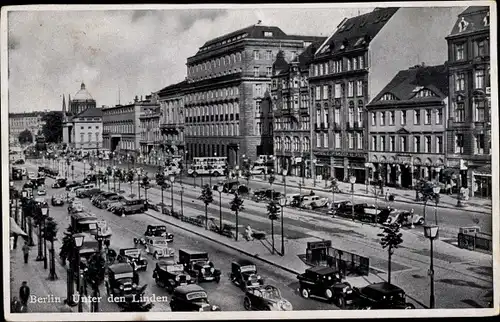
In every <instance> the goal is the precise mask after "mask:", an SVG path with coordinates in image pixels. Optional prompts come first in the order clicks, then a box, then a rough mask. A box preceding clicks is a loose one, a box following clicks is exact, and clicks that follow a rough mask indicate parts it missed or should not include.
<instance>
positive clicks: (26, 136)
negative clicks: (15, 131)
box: [18, 130, 33, 144]
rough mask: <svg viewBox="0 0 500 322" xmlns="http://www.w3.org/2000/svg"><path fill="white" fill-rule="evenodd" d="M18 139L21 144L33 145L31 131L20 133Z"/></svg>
mask: <svg viewBox="0 0 500 322" xmlns="http://www.w3.org/2000/svg"><path fill="white" fill-rule="evenodd" d="M18 139H19V143H21V144H28V143H33V134H32V133H31V132H30V130H24V131H22V132H21V133H19V136H18Z"/></svg>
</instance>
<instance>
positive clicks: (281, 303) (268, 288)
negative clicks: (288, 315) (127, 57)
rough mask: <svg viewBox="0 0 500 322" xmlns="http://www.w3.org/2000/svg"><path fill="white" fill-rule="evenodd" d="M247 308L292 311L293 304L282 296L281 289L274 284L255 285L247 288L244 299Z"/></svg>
mask: <svg viewBox="0 0 500 322" xmlns="http://www.w3.org/2000/svg"><path fill="white" fill-rule="evenodd" d="M243 306H244V307H245V310H261V311H292V310H293V307H292V304H291V303H290V302H289V301H287V300H285V299H284V298H283V297H281V292H280V290H279V289H277V288H276V287H274V286H272V285H265V286H259V287H254V288H250V289H248V290H246V292H245V298H244V299H243Z"/></svg>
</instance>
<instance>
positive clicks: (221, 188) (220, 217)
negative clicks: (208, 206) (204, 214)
mask: <svg viewBox="0 0 500 322" xmlns="http://www.w3.org/2000/svg"><path fill="white" fill-rule="evenodd" d="M217 191H218V192H219V223H220V226H219V234H222V191H224V185H222V184H220V183H219V184H218V185H217Z"/></svg>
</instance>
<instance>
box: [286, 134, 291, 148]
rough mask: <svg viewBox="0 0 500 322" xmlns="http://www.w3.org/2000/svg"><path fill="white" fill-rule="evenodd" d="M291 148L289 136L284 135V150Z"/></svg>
mask: <svg viewBox="0 0 500 322" xmlns="http://www.w3.org/2000/svg"><path fill="white" fill-rule="evenodd" d="M291 149H292V140H291V139H290V137H288V136H287V137H285V151H290V150H291Z"/></svg>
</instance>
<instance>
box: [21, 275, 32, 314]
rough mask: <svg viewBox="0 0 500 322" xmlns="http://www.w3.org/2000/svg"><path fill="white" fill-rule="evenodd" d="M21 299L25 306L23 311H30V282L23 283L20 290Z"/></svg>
mask: <svg viewBox="0 0 500 322" xmlns="http://www.w3.org/2000/svg"><path fill="white" fill-rule="evenodd" d="M19 298H20V299H21V304H22V305H23V311H25V312H27V311H28V299H29V298H30V288H29V286H28V282H26V281H23V284H22V285H21V287H20V288H19Z"/></svg>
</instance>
